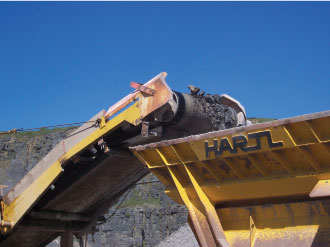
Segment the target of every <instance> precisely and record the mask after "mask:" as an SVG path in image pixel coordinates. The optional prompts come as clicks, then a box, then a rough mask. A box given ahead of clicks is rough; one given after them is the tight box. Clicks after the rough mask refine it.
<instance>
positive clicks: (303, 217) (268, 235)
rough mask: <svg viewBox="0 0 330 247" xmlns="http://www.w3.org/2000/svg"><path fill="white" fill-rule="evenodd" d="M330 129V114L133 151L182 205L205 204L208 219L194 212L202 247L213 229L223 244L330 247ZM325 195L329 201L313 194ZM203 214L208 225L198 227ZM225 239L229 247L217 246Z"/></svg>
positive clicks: (220, 132)
mask: <svg viewBox="0 0 330 247" xmlns="http://www.w3.org/2000/svg"><path fill="white" fill-rule="evenodd" d="M329 126H330V111H327V112H323V113H317V114H311V115H306V116H301V117H296V118H292V119H285V120H278V121H274V122H269V123H265V124H259V125H251V126H246V127H241V128H235V129H231V130H225V131H218V132H211V133H207V134H202V135H197V136H192V137H186V138H181V139H176V140H170V141H166V142H160V143H156V144H148V145H144V146H138V147H133V148H132V151H133V152H134V153H135V154H136V155H137V156H139V157H140V160H141V161H142V162H144V163H145V164H146V165H147V166H148V167H149V168H150V169H151V171H152V172H153V173H154V174H156V175H157V176H159V177H162V181H166V191H165V192H166V193H167V194H168V195H169V196H171V197H172V198H173V199H174V200H175V201H177V202H180V203H184V204H186V206H187V207H188V209H189V208H192V205H191V204H194V205H195V207H196V208H200V207H201V206H202V207H203V208H202V209H201V208H200V209H199V212H200V213H202V214H204V216H199V217H198V218H197V219H196V217H194V216H193V217H192V216H191V215H190V219H191V220H192V224H191V226H192V227H193V228H195V229H194V231H195V232H197V234H196V236H197V237H198V238H199V240H200V241H199V242H200V243H201V245H202V246H207V244H206V243H205V242H204V241H201V238H200V235H201V234H202V233H203V231H207V229H212V232H213V238H214V241H216V242H217V243H218V245H219V246H226V244H224V243H226V241H227V242H228V243H229V245H230V246H238V247H242V246H250V247H251V246H254V247H257V246H258V247H265V246H267V247H271V246H274V247H277V246H299V247H300V246H330V237H329V236H330V217H329V213H330V202H329V198H330V190H329V189H330V187H329V185H328V182H327V181H328V180H329V179H330V127H329ZM166 168H167V169H168V170H169V172H166V170H165V169H166ZM168 177H172V178H173V179H174V180H175V181H174V182H172V181H171V179H167V178H168ZM176 180H178V181H180V184H179V183H178V182H177V181H176ZM313 189H314V190H313ZM312 191H313V193H312V194H310V193H311V192H312ZM320 194H322V195H323V196H324V197H325V199H323V200H321V199H320V200H315V199H313V200H312V198H311V197H310V195H311V196H313V195H317V196H320ZM180 197H181V198H180ZM181 199H182V200H181ZM188 199H189V200H188ZM214 210H216V212H217V215H216V216H215V215H214V213H212V212H214ZM189 213H190V214H192V213H191V210H189ZM203 217H204V218H207V219H208V225H207V226H203V227H205V229H196V225H198V222H195V221H198V220H199V219H200V218H203ZM214 220H215V221H214ZM214 222H219V225H220V226H222V229H223V231H222V232H223V233H222V232H221V228H219V227H217V228H215V225H214ZM199 227H200V226H199ZM216 229H220V232H217V230H216ZM221 236H225V242H224V243H220V242H219V241H217V239H218V238H219V237H221Z"/></svg>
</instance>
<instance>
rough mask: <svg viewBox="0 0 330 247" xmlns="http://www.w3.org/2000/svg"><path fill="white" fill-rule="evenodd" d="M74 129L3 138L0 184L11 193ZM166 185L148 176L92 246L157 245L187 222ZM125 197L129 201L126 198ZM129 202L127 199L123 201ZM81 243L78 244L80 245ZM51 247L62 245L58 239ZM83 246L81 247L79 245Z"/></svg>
mask: <svg viewBox="0 0 330 247" xmlns="http://www.w3.org/2000/svg"><path fill="white" fill-rule="evenodd" d="M73 130H74V128H66V129H56V130H52V131H38V132H30V133H18V134H15V135H13V134H12V135H2V136H0V184H2V185H8V188H6V189H4V191H3V192H4V193H5V192H7V191H8V190H9V189H10V188H11V187H12V186H14V185H15V184H16V183H17V182H18V181H19V180H20V179H21V178H22V177H23V176H24V175H25V174H26V173H27V172H28V171H29V170H30V169H31V168H32V167H33V166H34V165H35V164H36V163H37V162H38V161H39V160H40V159H41V158H42V157H43V156H45V155H46V154H47V153H48V152H49V151H50V150H51V149H52V148H53V147H54V146H55V145H56V144H57V143H58V142H59V141H60V140H62V139H63V138H65V137H66V136H67V135H68V134H69V133H70V132H72V131H73ZM163 191H164V186H163V185H162V184H161V183H160V182H159V181H158V180H157V178H156V177H155V176H153V175H152V174H149V175H147V176H146V177H145V178H143V179H142V180H141V181H139V182H138V184H137V185H136V186H135V187H133V188H132V189H131V190H130V191H128V194H127V195H126V194H125V195H123V197H122V198H121V199H119V201H118V203H117V204H116V205H115V206H114V207H112V208H111V209H110V210H109V212H108V214H107V215H105V218H106V219H107V221H106V222H104V223H103V224H100V225H98V226H97V228H98V229H99V232H96V233H95V234H94V235H89V236H88V246H93V247H99V246H156V245H157V244H159V243H160V242H161V241H162V240H163V239H165V238H166V237H167V236H169V235H170V234H171V233H173V232H174V231H176V230H178V229H179V228H180V227H181V226H183V225H184V224H185V223H186V222H187V210H186V208H185V207H184V206H182V205H178V204H176V203H174V202H173V201H172V200H171V199H170V198H169V197H168V196H166V195H165V194H164V192H163ZM124 197H125V198H124ZM123 199H125V200H123ZM77 244H78V243H75V245H77ZM48 246H49V247H55V246H59V241H58V240H55V241H53V242H52V243H50V244H49V245H48ZM77 246H79V245H77Z"/></svg>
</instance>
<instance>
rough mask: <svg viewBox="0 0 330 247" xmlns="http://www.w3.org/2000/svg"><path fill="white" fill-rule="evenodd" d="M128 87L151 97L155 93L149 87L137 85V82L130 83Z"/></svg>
mask: <svg viewBox="0 0 330 247" xmlns="http://www.w3.org/2000/svg"><path fill="white" fill-rule="evenodd" d="M130 86H131V87H132V88H135V89H136V90H139V91H141V92H143V93H146V94H148V95H151V96H152V95H155V93H156V90H154V89H152V88H149V87H145V86H143V84H141V83H137V82H134V81H131V84H130Z"/></svg>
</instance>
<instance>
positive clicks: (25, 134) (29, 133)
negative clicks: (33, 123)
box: [3, 126, 74, 138]
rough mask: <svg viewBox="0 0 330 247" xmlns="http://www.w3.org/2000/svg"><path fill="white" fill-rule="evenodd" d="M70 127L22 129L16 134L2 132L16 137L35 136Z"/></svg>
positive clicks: (65, 129) (61, 130)
mask: <svg viewBox="0 0 330 247" xmlns="http://www.w3.org/2000/svg"><path fill="white" fill-rule="evenodd" d="M71 128H74V127H71V126H70V127H63V128H52V129H40V130H36V131H23V132H17V133H16V134H12V133H10V134H4V135H3V136H8V135H15V136H16V137H18V138H22V137H36V136H41V135H46V134H52V133H57V132H63V131H67V130H69V129H71Z"/></svg>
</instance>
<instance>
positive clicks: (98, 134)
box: [3, 103, 140, 226]
mask: <svg viewBox="0 0 330 247" xmlns="http://www.w3.org/2000/svg"><path fill="white" fill-rule="evenodd" d="M139 116H140V111H139V108H138V107H137V103H135V104H133V105H132V106H131V107H130V108H128V109H127V110H126V111H124V112H122V113H120V114H119V115H117V116H116V117H114V118H113V119H111V120H109V121H108V122H107V123H104V126H103V128H100V129H97V130H95V131H94V132H93V133H92V134H91V135H89V136H88V137H87V138H85V139H83V140H82V141H81V142H79V143H78V144H76V145H75V146H73V147H72V148H71V149H70V150H68V151H67V152H66V153H65V154H64V155H63V156H62V157H61V158H60V160H58V161H56V162H55V163H54V164H52V165H51V166H50V167H49V168H48V169H47V170H46V171H45V172H44V173H42V174H41V175H40V176H39V177H38V179H36V180H35V181H33V183H32V184H31V185H30V186H28V187H27V188H26V189H25V190H24V192H23V193H21V194H20V195H19V196H18V197H17V198H16V199H15V200H14V201H13V202H12V203H10V204H9V205H6V204H4V206H3V219H4V220H6V221H11V222H13V226H15V225H16V224H17V222H18V221H19V220H20V219H21V218H22V216H23V215H24V214H25V213H26V212H27V211H28V210H29V208H30V207H31V206H32V205H33V203H34V202H35V201H36V200H37V198H39V196H40V195H41V194H42V193H44V191H45V190H46V189H47V188H48V187H49V186H50V185H51V184H52V183H53V182H54V180H55V179H56V177H57V176H58V175H59V174H60V173H61V172H62V166H61V163H64V162H65V161H66V160H69V159H71V158H72V157H73V156H74V155H76V154H78V153H79V152H80V151H82V150H83V149H84V148H86V147H88V146H89V145H92V144H93V143H95V142H96V141H98V140H99V139H100V138H102V136H103V135H104V134H106V133H107V132H109V131H110V130H111V129H113V128H114V127H116V126H118V125H119V124H120V123H122V122H124V121H127V122H130V123H131V124H135V121H136V119H139Z"/></svg>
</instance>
